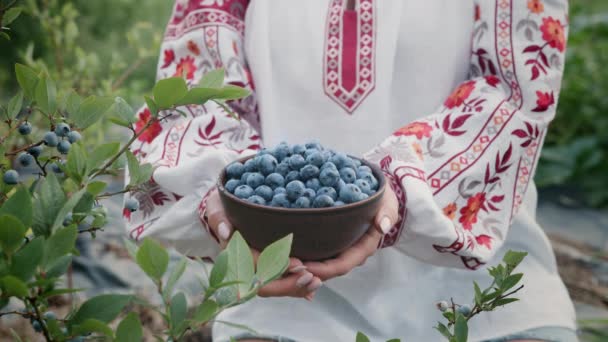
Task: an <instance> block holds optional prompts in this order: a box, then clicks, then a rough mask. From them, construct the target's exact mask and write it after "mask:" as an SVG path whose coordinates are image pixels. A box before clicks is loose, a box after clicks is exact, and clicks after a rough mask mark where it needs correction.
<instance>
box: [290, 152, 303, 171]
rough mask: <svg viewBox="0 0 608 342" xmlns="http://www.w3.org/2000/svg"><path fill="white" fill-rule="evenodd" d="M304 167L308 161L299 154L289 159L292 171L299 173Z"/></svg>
mask: <svg viewBox="0 0 608 342" xmlns="http://www.w3.org/2000/svg"><path fill="white" fill-rule="evenodd" d="M304 165H306V159H304V157H302V156H301V155H299V154H294V155H293V156H291V157H289V167H291V169H292V170H296V171H299V170H300V169H301V168H302V167H303V166H304Z"/></svg>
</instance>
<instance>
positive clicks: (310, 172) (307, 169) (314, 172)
mask: <svg viewBox="0 0 608 342" xmlns="http://www.w3.org/2000/svg"><path fill="white" fill-rule="evenodd" d="M317 177H319V168H318V167H316V166H314V165H310V164H309V165H306V166H304V167H303V168H301V169H300V179H302V180H303V181H305V180H309V179H311V178H317Z"/></svg>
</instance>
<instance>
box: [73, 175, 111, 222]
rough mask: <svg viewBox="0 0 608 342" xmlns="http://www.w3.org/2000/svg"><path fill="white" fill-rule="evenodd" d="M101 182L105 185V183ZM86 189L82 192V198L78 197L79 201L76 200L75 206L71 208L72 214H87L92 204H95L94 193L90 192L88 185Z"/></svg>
mask: <svg viewBox="0 0 608 342" xmlns="http://www.w3.org/2000/svg"><path fill="white" fill-rule="evenodd" d="M103 184H104V185H105V183H103ZM86 191H87V192H85V193H84V194H82V198H80V201H78V203H77V204H76V206H74V209H72V213H73V214H81V215H83V217H84V215H87V214H88V213H89V212H90V211H91V209H93V204H95V195H92V194H91V192H90V189H89V186H88V185H87V190H86Z"/></svg>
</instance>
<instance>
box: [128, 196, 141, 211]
mask: <svg viewBox="0 0 608 342" xmlns="http://www.w3.org/2000/svg"><path fill="white" fill-rule="evenodd" d="M125 208H126V209H128V210H129V211H136V210H137V209H139V201H138V200H137V199H135V198H133V197H130V198H127V200H126V201H125Z"/></svg>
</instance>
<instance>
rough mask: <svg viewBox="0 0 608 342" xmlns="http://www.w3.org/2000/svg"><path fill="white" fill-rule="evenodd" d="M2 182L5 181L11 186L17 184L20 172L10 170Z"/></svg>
mask: <svg viewBox="0 0 608 342" xmlns="http://www.w3.org/2000/svg"><path fill="white" fill-rule="evenodd" d="M2 180H4V183H6V184H9V185H13V184H17V183H18V182H19V172H17V171H15V170H8V171H6V172H5V173H4V176H3V177H2Z"/></svg>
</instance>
